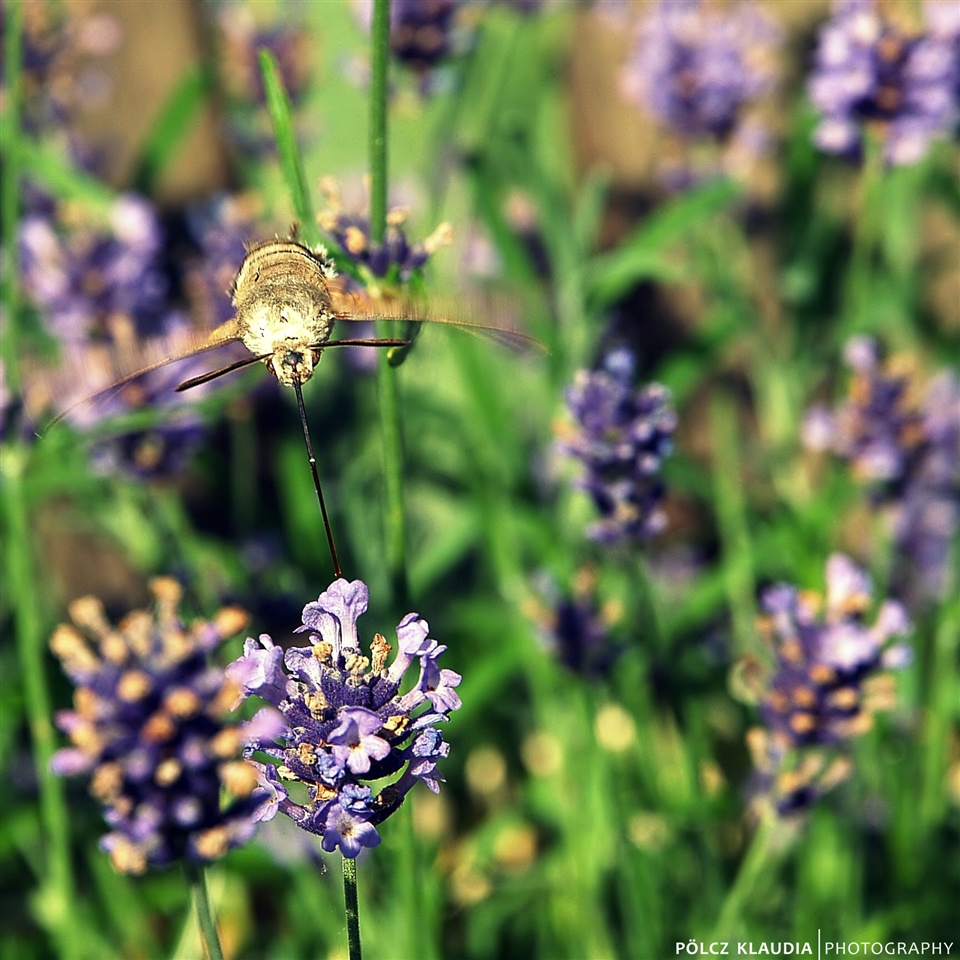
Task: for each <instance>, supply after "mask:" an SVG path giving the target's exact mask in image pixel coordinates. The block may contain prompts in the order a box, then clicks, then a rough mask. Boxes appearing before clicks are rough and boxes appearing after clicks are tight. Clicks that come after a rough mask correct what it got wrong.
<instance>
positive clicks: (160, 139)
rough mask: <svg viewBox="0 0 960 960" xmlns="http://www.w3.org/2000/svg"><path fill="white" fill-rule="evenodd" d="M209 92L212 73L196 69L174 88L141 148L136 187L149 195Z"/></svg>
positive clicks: (174, 154) (135, 181)
mask: <svg viewBox="0 0 960 960" xmlns="http://www.w3.org/2000/svg"><path fill="white" fill-rule="evenodd" d="M209 90H210V72H209V70H207V69H204V68H203V67H200V66H197V67H195V68H194V69H192V70H189V71H188V72H187V73H186V74H185V76H184V77H183V78H182V79H181V80H180V82H179V83H178V84H177V85H176V87H174V89H173V92H172V93H171V94H170V96H169V97H168V99H167V102H166V103H164V104H163V106H162V107H161V108H160V111H159V113H158V114H157V116H156V118H155V119H154V121H153V123H152V124H150V127H149V130H150V132H149V134H148V135H147V138H146V140H145V141H144V143H143V145H142V146H141V148H140V157H139V160H138V161H137V163H136V166H135V168H134V169H135V170H136V173H135V174H134V177H133V183H134V187H135V188H136V189H137V190H140V191H141V192H143V193H150V192H151V191H152V189H153V187H154V186H155V184H156V182H157V180H158V179H159V178H160V175H161V174H162V173H163V171H164V170H165V169H166V167H167V164H169V163H170V161H171V160H173V158H174V157H175V156H176V154H177V151H178V150H179V149H180V147H181V146H182V145H183V142H184V140H185V139H186V136H187V134H188V133H189V132H190V128H191V126H192V125H193V122H194V120H195V119H196V117H197V114H198V113H199V112H200V108H201V107H202V106H203V103H204V100H205V99H206V97H207V94H208V92H209Z"/></svg>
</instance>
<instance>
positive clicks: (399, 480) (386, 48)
mask: <svg viewBox="0 0 960 960" xmlns="http://www.w3.org/2000/svg"><path fill="white" fill-rule="evenodd" d="M371 42H372V44H373V50H372V61H373V73H372V78H371V85H370V239H371V241H372V242H373V243H381V242H382V241H383V237H384V234H385V232H386V216H387V67H388V58H389V56H390V0H375V2H374V7H373V28H372V30H371ZM386 326H387V325H386V324H384V323H378V324H377V328H378V329H377V336H379V337H388V336H391V331H389V330H388V329H386ZM377 399H378V404H379V410H380V434H381V437H382V443H383V473H384V485H385V488H386V489H385V507H384V524H385V527H386V536H385V540H386V561H387V570H388V571H389V575H390V584H391V592H392V594H393V600H394V603H396V604H398V605H399V606H401V607H403V608H404V609H406V607H407V606H408V600H409V596H410V587H409V581H408V578H407V562H406V553H407V551H406V540H407V534H406V518H405V515H404V506H403V440H402V436H401V432H400V403H399V395H398V387H397V371H396V368H394V367H392V366H391V365H390V363H389V360H388V358H387V355H386V351H383V350H381V351H380V358H379V363H378V365H377Z"/></svg>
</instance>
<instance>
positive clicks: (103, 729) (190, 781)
mask: <svg viewBox="0 0 960 960" xmlns="http://www.w3.org/2000/svg"><path fill="white" fill-rule="evenodd" d="M151 588H152V590H153V593H154V596H155V598H156V611H155V612H154V613H152V614H151V613H148V612H147V611H145V610H138V611H134V612H133V613H131V614H129V615H128V616H127V617H126V618H124V620H123V621H122V622H121V623H120V624H119V625H118V626H113V625H112V624H110V622H109V621H108V620H107V619H106V617H105V616H104V612H103V606H102V604H101V603H100V601H99V600H97V599H95V598H94V597H87V598H84V599H82V600H77V601H75V602H74V603H73V604H71V606H70V615H71V619H72V620H73V623H74V624H75V626H74V625H62V626H60V627H58V628H57V630H56V632H55V633H54V635H53V637H52V638H51V641H50V645H51V647H52V649H53V652H54V653H55V654H56V655H57V656H58V657H59V658H60V661H61V662H62V664H63V668H64V670H65V672H66V673H67V675H68V676H69V677H70V679H71V680H72V681H73V682H74V684H75V686H76V691H75V693H74V709H73V710H65V711H62V712H61V713H59V714H58V715H57V717H56V721H57V726H58V727H60V729H61V730H63V731H64V732H66V733H67V734H68V735H69V737H70V740H71V741H72V743H73V746H72V747H68V748H65V749H63V750H60V751H58V752H57V753H56V754H54V757H53V760H52V768H53V770H54V772H55V773H58V774H61V775H64V776H67V775H73V774H77V773H89V774H91V785H90V792H91V793H92V794H93V795H94V796H95V797H96V798H97V799H98V800H100V801H101V802H102V803H103V804H104V805H105V807H106V812H105V814H104V816H105V819H106V821H107V823H108V824H109V826H110V827H111V832H110V833H109V834H107V835H106V836H105V837H104V838H103V839H102V840H101V843H100V846H101V848H102V849H104V850H105V851H106V852H108V853H109V854H110V858H111V860H112V862H113V865H114V868H115V869H116V870H117V871H119V872H121V873H135V874H139V873H143V872H144V871H145V870H146V869H147V867H148V866H161V865H164V864H168V863H171V862H172V861H175V860H178V859H183V858H187V859H190V860H194V861H197V862H209V861H211V860H215V859H218V858H219V857H221V856H223V855H224V854H225V853H226V852H227V851H228V850H229V849H231V848H232V847H235V846H239V845H240V844H243V843H245V842H246V841H247V840H248V839H249V838H250V837H251V836H252V834H253V831H254V829H255V823H256V821H257V820H258V819H260V818H261V817H262V815H263V807H264V805H265V804H268V803H269V802H270V799H271V792H270V791H269V790H267V789H265V787H264V786H258V782H257V771H256V769H255V768H254V767H253V766H252V765H251V764H249V763H247V762H246V761H245V760H243V759H241V758H240V753H241V750H242V747H243V741H244V737H245V735H246V734H245V731H244V729H243V727H241V725H239V724H231V723H228V722H227V720H226V717H227V715H228V713H229V711H230V710H231V708H232V705H233V702H234V700H235V699H236V694H237V691H236V688H235V686H234V685H233V683H231V682H229V681H228V680H227V678H226V676H225V674H224V673H223V671H221V670H219V669H217V668H215V667H212V666H210V665H209V664H208V662H207V655H208V654H209V653H210V652H211V651H213V650H215V649H216V648H217V647H218V646H219V645H220V644H221V643H222V642H223V641H224V640H225V639H227V638H228V637H230V636H233V635H234V634H236V633H237V632H238V631H239V630H241V629H243V626H244V624H245V623H246V615H245V614H244V613H243V612H242V611H240V610H238V609H237V608H225V609H223V610H220V611H219V612H218V613H217V614H216V616H215V617H214V618H213V620H212V621H202V620H198V621H195V622H194V623H192V624H190V625H189V626H188V625H187V624H185V623H184V621H183V620H182V619H181V617H180V615H179V613H178V612H177V607H178V605H179V602H180V597H181V590H180V586H179V584H177V583H176V581H174V580H171V579H169V578H158V579H156V580H154V581H153V583H152V584H151ZM90 640H93V641H95V647H93V648H92V647H91V644H90ZM257 728H259V729H260V730H263V729H267V730H270V729H275V728H276V722H274V723H272V724H271V723H270V722H269V721H267V720H265V719H264V718H260V719H259V720H258V721H256V722H251V729H252V730H253V731H256V730H257ZM224 790H226V791H227V792H228V793H230V794H231V795H232V796H233V799H231V800H229V801H228V802H227V803H226V804H225V805H224V804H223V803H222V802H221V793H222V791H224Z"/></svg>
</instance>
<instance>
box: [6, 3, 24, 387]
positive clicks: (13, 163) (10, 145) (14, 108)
mask: <svg viewBox="0 0 960 960" xmlns="http://www.w3.org/2000/svg"><path fill="white" fill-rule="evenodd" d="M5 13H6V21H7V22H6V24H5V28H4V34H5V36H4V49H3V56H4V62H5V70H4V78H3V80H4V93H3V101H4V102H3V110H4V118H3V123H2V124H0V133H2V141H0V142H2V146H3V171H2V181H0V201H2V206H3V209H2V214H0V216H2V222H0V229H2V235H3V253H2V256H3V263H2V269H0V284H2V298H3V305H4V307H5V309H6V311H7V323H6V324H5V325H4V331H3V342H2V344H0V346H2V355H3V360H4V370H5V373H6V377H7V380H8V383H9V388H10V390H11V391H12V392H16V391H17V389H18V388H19V385H20V380H19V367H18V364H17V356H18V352H17V341H18V336H17V334H18V330H17V219H18V217H19V215H20V164H19V162H18V161H19V157H18V153H19V145H18V142H17V141H18V140H19V136H20V68H21V44H20V40H21V34H22V32H23V9H22V6H21V4H19V3H11V4H7V6H6V11H5Z"/></svg>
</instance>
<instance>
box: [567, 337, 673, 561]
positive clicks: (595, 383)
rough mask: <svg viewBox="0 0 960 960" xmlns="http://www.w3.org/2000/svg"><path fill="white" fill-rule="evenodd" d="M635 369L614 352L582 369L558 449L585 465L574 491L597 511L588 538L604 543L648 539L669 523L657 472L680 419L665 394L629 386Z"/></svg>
mask: <svg viewBox="0 0 960 960" xmlns="http://www.w3.org/2000/svg"><path fill="white" fill-rule="evenodd" d="M634 363H635V361H634V358H633V355H632V354H631V353H630V351H629V350H626V349H619V350H615V351H614V352H612V353H610V354H608V355H607V357H606V359H605V360H604V364H603V366H604V369H602V370H594V371H587V370H581V371H579V372H578V373H577V376H576V378H575V380H574V383H573V386H572V387H570V388H569V389H568V390H567V393H566V400H567V409H568V411H569V413H570V415H571V417H572V418H573V420H574V424H573V425H572V426H571V427H568V428H567V427H565V428H564V432H563V434H562V435H561V442H560V448H561V450H562V451H563V452H564V453H566V454H568V455H570V456H572V457H574V458H575V459H576V460H579V461H580V462H581V464H582V465H583V471H582V474H581V476H580V477H579V479H578V480H577V485H578V486H579V487H581V488H582V489H583V490H585V491H586V492H587V493H589V494H590V496H591V497H592V498H593V502H594V504H595V505H596V507H597V509H598V510H599V511H600V516H601V519H600V520H599V521H597V522H596V523H594V524H592V525H591V527H590V529H589V531H588V535H589V536H590V537H591V539H594V540H599V541H602V542H608V543H609V542H615V541H619V540H646V539H648V538H650V537H652V536H654V535H655V534H657V533H659V532H660V531H661V530H662V529H663V527H664V525H665V523H666V518H665V515H664V513H663V510H662V509H661V508H660V502H661V500H662V499H663V494H664V489H663V483H662V481H661V479H660V468H661V465H662V463H663V460H664V458H665V457H666V456H667V455H668V454H669V453H670V451H671V450H672V447H673V434H674V431H675V430H676V427H677V416H676V414H675V413H674V411H673V409H672V408H671V406H670V397H669V393H668V392H667V390H666V388H664V387H662V386H660V384H657V383H651V384H648V385H647V386H645V387H640V388H635V387H634V386H633V383H632V380H633V370H634Z"/></svg>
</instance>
